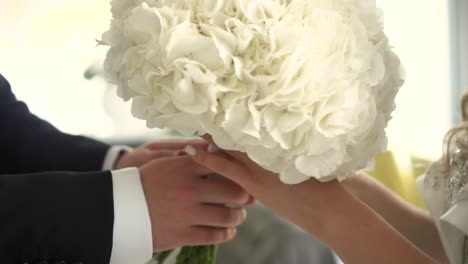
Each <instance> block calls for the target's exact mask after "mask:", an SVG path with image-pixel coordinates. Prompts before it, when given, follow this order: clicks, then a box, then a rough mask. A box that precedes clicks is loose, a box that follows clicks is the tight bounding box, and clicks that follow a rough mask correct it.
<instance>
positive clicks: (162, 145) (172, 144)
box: [145, 139, 208, 150]
mask: <svg viewBox="0 0 468 264" xmlns="http://www.w3.org/2000/svg"><path fill="white" fill-rule="evenodd" d="M187 145H193V146H197V147H204V146H207V145H208V142H207V141H206V140H203V139H193V140H162V141H156V142H152V143H148V144H146V145H145V147H147V148H149V149H153V150H157V149H177V150H178V149H183V148H185V146H187Z"/></svg>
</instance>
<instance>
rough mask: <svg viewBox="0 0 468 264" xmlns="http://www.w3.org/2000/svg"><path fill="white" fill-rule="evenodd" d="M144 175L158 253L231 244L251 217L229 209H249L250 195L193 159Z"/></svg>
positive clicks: (178, 159)
mask: <svg viewBox="0 0 468 264" xmlns="http://www.w3.org/2000/svg"><path fill="white" fill-rule="evenodd" d="M185 144H187V143H185ZM139 170H140V175H141V181H142V185H143V190H144V192H145V197H146V200H147V204H148V209H149V213H150V219H151V224H152V236H153V248H154V250H155V251H164V250H168V249H173V248H176V247H180V246H193V245H209V244H218V243H222V242H225V241H227V240H230V239H232V238H233V237H234V236H235V234H236V227H237V226H238V225H239V224H241V223H242V222H244V220H245V218H246V212H245V210H244V209H243V208H229V207H226V206H224V204H240V205H246V204H249V202H250V200H251V199H250V196H249V194H248V193H247V192H245V191H244V190H243V189H242V188H241V187H239V186H238V185H237V184H235V183H234V182H232V181H229V180H227V179H222V178H219V177H206V176H207V175H210V174H213V172H212V171H210V170H208V169H206V168H205V167H202V166H200V165H198V164H197V163H195V162H194V161H193V160H192V159H191V158H190V157H188V156H173V157H166V158H159V159H156V160H153V161H151V162H149V163H147V164H146V165H144V166H143V167H141V168H140V169H139Z"/></svg>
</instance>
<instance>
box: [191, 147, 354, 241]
mask: <svg viewBox="0 0 468 264" xmlns="http://www.w3.org/2000/svg"><path fill="white" fill-rule="evenodd" d="M215 148H216V147H214V145H210V147H209V149H210V150H213V149H215ZM185 152H186V153H188V154H190V155H191V156H193V159H194V160H195V161H196V162H198V163H199V164H201V165H203V166H205V167H207V168H208V169H210V170H212V171H214V172H216V173H218V174H220V175H223V176H225V177H227V178H228V179H230V180H232V181H234V182H236V183H237V184H239V185H240V186H241V187H242V188H244V189H245V190H246V191H247V192H249V193H250V194H252V195H253V196H254V197H255V198H256V199H258V200H259V201H261V202H262V203H263V204H265V205H266V206H268V207H270V208H271V209H272V210H273V211H275V212H276V213H278V214H280V215H282V216H283V217H286V218H288V219H289V220H291V221H292V222H294V223H296V224H298V225H300V226H302V227H303V228H305V229H307V230H309V231H310V232H314V233H315V230H317V229H322V230H323V229H324V228H326V227H325V226H326V223H325V222H323V220H325V219H326V217H325V215H324V214H325V213H326V211H327V210H326V209H327V208H329V207H330V205H331V204H332V203H334V202H335V201H336V202H338V200H337V197H339V194H340V193H344V192H346V191H345V190H344V188H343V187H342V186H341V185H340V184H339V183H338V182H337V181H331V182H326V183H321V182H318V181H317V180H315V179H310V180H308V181H306V182H303V183H300V184H297V185H286V184H284V183H282V182H281V181H280V180H279V177H278V175H277V174H275V173H273V172H270V171H268V170H265V169H263V168H262V167H260V166H259V165H257V164H256V163H255V162H253V161H251V160H250V159H249V158H248V157H247V156H246V155H245V154H242V153H240V152H234V151H216V152H214V151H208V150H207V148H206V147H199V146H189V147H187V148H186V149H185ZM305 212H307V214H306V213H305Z"/></svg>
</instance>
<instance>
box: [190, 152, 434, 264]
mask: <svg viewBox="0 0 468 264" xmlns="http://www.w3.org/2000/svg"><path fill="white" fill-rule="evenodd" d="M208 149H211V150H213V149H214V147H213V145H211V147H209V148H208ZM185 152H186V153H188V154H189V155H191V156H192V157H193V159H194V160H195V161H196V162H197V163H199V164H200V165H203V166H205V167H207V168H209V169H210V170H212V171H214V172H216V173H218V174H221V175H223V176H225V177H227V178H229V179H230V180H232V181H234V182H236V183H237V184H239V185H240V186H241V187H242V188H244V189H245V190H246V191H247V192H249V193H250V194H252V195H253V196H254V197H255V198H257V199H258V200H259V201H261V202H262V203H264V204H265V205H266V206H268V207H270V208H271V209H272V210H273V211H275V212H276V213H278V214H280V215H281V216H283V217H285V218H288V219H289V220H291V221H292V222H294V223H296V224H297V225H299V226H301V227H302V228H304V229H305V230H306V231H308V232H310V233H311V234H313V235H315V236H316V237H317V238H318V239H320V240H322V241H323V242H324V243H325V244H327V245H328V246H330V247H331V248H332V249H333V250H334V251H335V252H336V253H337V254H338V255H339V256H340V258H341V259H342V260H343V261H344V262H345V263H347V264H354V263H359V264H367V263H369V264H371V263H372V264H374V263H381V264H387V263H388V264H394V263H400V264H406V263H408V264H428V263H435V262H434V261H433V260H432V259H431V258H430V257H429V256H427V255H426V254H425V253H424V252H422V251H421V250H420V249H419V248H417V247H416V246H415V245H413V244H412V243H411V242H410V241H408V240H407V239H406V238H405V237H404V236H402V235H401V234H400V233H399V232H398V231H397V230H395V229H394V228H392V226H391V225H389V224H388V223H387V222H385V220H383V219H382V218H381V217H380V216H379V215H378V214H376V213H375V212H374V211H372V210H371V209H370V208H369V207H367V206H366V205H365V204H364V203H363V202H361V201H360V200H359V199H358V198H357V197H355V196H354V195H352V194H351V193H350V192H348V191H347V190H346V189H345V188H344V187H343V186H342V185H340V184H339V183H338V182H337V181H336V180H335V181H331V182H327V183H320V182H318V181H317V180H315V179H310V180H308V181H306V182H303V183H300V184H297V185H286V184H284V183H282V182H281V181H280V180H279V177H278V175H276V174H275V173H272V172H270V171H267V170H265V169H263V168H262V167H260V166H258V165H257V164H256V163H254V162H253V161H251V160H250V159H249V158H248V157H247V156H246V155H244V154H242V153H239V152H233V151H225V152H213V151H207V149H206V148H203V147H202V148H200V147H193V146H188V147H186V149H185ZM411 220H412V219H408V221H411Z"/></svg>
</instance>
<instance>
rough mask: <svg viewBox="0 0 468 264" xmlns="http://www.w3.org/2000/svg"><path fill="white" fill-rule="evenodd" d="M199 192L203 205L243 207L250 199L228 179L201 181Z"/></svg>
mask: <svg viewBox="0 0 468 264" xmlns="http://www.w3.org/2000/svg"><path fill="white" fill-rule="evenodd" d="M199 191H200V192H199V193H200V200H201V202H203V203H212V204H239V205H245V204H247V203H248V202H249V199H250V195H249V194H248V193H247V192H246V191H245V190H244V189H242V188H241V187H240V186H239V185H238V184H236V183H234V182H232V181H230V180H228V179H204V180H201V182H200V184H199Z"/></svg>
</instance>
